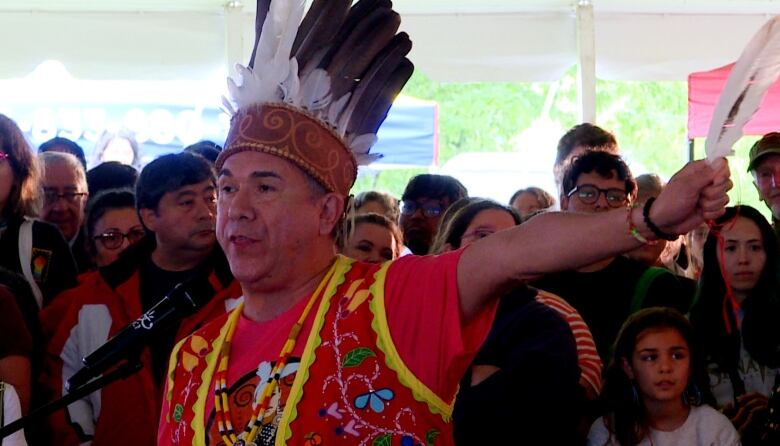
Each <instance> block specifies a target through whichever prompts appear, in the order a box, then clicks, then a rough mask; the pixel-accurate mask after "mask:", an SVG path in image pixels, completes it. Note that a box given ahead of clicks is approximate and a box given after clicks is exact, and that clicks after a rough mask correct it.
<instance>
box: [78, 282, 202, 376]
mask: <svg viewBox="0 0 780 446" xmlns="http://www.w3.org/2000/svg"><path fill="white" fill-rule="evenodd" d="M213 295H214V289H213V288H212V287H211V285H210V284H209V283H208V280H204V279H200V280H190V281H187V282H182V283H180V284H178V285H176V286H175V287H174V288H173V290H171V291H170V292H169V293H168V294H167V295H166V296H165V297H163V298H162V299H161V300H160V301H159V302H157V303H156V304H155V305H154V306H153V307H152V308H151V309H149V311H147V312H146V313H144V314H143V315H141V317H139V318H138V319H136V320H135V321H133V322H132V323H130V325H128V326H126V327H125V328H123V329H122V330H120V331H119V332H118V333H117V334H116V335H114V336H113V337H112V338H111V339H109V340H108V341H106V343H105V344H103V345H102V346H100V347H99V348H98V349H97V350H95V351H94V352H93V353H91V354H89V355H88V356H85V357H84V358H83V359H82V360H81V362H82V363H83V364H84V367H82V368H81V369H79V371H77V372H76V373H75V374H74V375H73V376H71V377H70V378H69V379H68V382H67V386H66V389H68V391H70V389H75V388H78V387H80V386H82V385H84V384H86V383H87V382H89V381H90V380H91V379H92V378H94V377H96V376H98V375H100V374H101V373H103V372H105V371H106V370H108V369H109V368H111V366H113V365H114V364H116V363H118V362H119V361H120V360H122V359H125V358H132V357H133V355H137V354H139V352H140V351H141V350H142V349H143V348H144V347H145V346H146V345H148V343H149V341H150V340H151V337H152V336H153V335H154V334H155V333H157V332H158V331H159V329H160V328H161V327H165V326H168V325H170V324H172V323H174V322H178V321H180V320H181V319H183V318H184V317H186V316H189V315H190V314H193V313H195V311H197V310H198V309H199V308H200V307H202V306H203V305H204V304H206V303H207V302H208V301H209V300H210V299H211V297H212V296H213Z"/></svg>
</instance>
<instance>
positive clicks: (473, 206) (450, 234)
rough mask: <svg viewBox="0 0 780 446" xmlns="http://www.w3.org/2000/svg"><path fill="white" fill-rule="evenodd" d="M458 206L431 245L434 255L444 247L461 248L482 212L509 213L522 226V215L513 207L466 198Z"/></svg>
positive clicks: (490, 201) (485, 200)
mask: <svg viewBox="0 0 780 446" xmlns="http://www.w3.org/2000/svg"><path fill="white" fill-rule="evenodd" d="M455 204H458V205H459V209H457V210H456V211H455V212H454V213H453V214H451V215H452V217H450V218H449V219H448V220H447V221H446V224H445V225H442V226H441V227H440V228H439V232H438V234H436V238H435V240H434V241H433V244H432V245H431V252H432V253H436V254H438V253H441V252H442V250H443V249H444V246H445V245H447V244H449V245H450V246H452V247H453V248H454V249H458V248H460V246H461V239H462V238H463V234H464V233H465V232H466V229H467V228H468V227H469V225H470V224H471V222H472V221H474V218H475V217H476V216H477V214H479V213H480V212H482V211H485V210H488V209H497V210H501V211H504V212H506V213H508V214H509V215H510V216H512V220H514V222H515V224H516V225H519V224H520V221H521V219H520V214H518V213H517V211H516V210H515V209H514V208H512V207H511V206H506V205H503V204H501V203H498V202H496V201H493V200H488V199H484V198H465V199H462V200H458V201H457V202H455V203H454V204H453V205H455Z"/></svg>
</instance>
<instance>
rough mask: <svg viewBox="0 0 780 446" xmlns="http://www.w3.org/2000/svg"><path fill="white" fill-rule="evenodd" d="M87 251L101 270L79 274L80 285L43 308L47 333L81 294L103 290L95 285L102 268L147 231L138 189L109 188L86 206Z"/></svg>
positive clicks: (43, 319) (48, 335)
mask: <svg viewBox="0 0 780 446" xmlns="http://www.w3.org/2000/svg"><path fill="white" fill-rule="evenodd" d="M86 235H87V251H88V252H89V255H90V256H91V258H92V261H93V263H94V265H95V266H96V267H97V268H98V270H92V271H88V272H86V273H83V274H81V275H80V276H79V278H78V281H79V285H78V286H77V287H75V288H72V289H70V290H67V291H65V292H64V293H61V294H59V295H58V296H56V298H55V299H54V301H53V302H52V304H51V305H49V306H48V307H46V309H45V310H44V311H43V312H41V321H42V324H43V328H44V331H45V332H46V333H47V337H49V338H50V337H51V336H52V335H53V334H54V333H55V332H56V330H57V327H58V326H59V325H60V323H61V321H62V320H63V317H64V316H63V315H64V314H65V312H66V311H68V310H69V308H71V307H73V306H75V305H77V304H76V302H78V299H79V296H81V295H93V294H98V295H99V294H100V293H98V291H96V290H95V287H96V286H99V285H100V284H102V283H103V281H102V280H101V279H100V274H105V271H103V272H101V270H100V269H101V268H104V267H106V266H108V265H110V264H111V263H113V262H114V261H115V260H117V259H118V258H119V255H120V254H121V253H122V251H124V250H125V249H127V248H128V247H129V246H130V245H132V244H133V243H136V242H138V241H140V240H141V239H142V238H143V237H144V235H145V231H144V228H143V226H141V222H140V221H139V219H138V213H137V212H136V210H135V193H133V191H132V190H130V189H109V190H106V191H103V192H101V193H99V194H98V195H96V196H95V197H93V199H92V201H91V202H90V205H89V208H88V209H87V219H86Z"/></svg>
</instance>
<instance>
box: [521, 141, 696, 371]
mask: <svg viewBox="0 0 780 446" xmlns="http://www.w3.org/2000/svg"><path fill="white" fill-rule="evenodd" d="M562 191H563V192H562V194H561V197H560V198H561V210H563V211H569V212H578V213H602V212H607V211H611V210H615V209H621V208H622V209H628V208H629V207H630V206H631V205H632V203H633V201H634V199H635V197H636V182H635V181H634V177H633V176H632V175H631V171H630V169H629V168H628V166H627V165H626V163H625V162H624V161H623V160H622V159H621V158H620V157H619V156H617V155H613V154H611V153H607V152H604V151H592V152H587V153H585V154H583V155H581V156H579V157H578V158H575V159H574V161H573V162H572V164H571V165H570V166H569V167H568V168H567V170H566V171H565V173H564V176H563V182H562ZM647 269H648V267H647V266H646V265H644V264H642V263H640V262H637V261H635V260H631V259H628V258H626V257H623V256H616V257H608V258H605V259H601V260H599V261H597V262H595V263H592V264H589V265H586V266H584V267H581V268H578V269H576V270H569V271H564V272H560V273H555V274H549V275H547V276H545V277H543V278H542V279H540V280H537V281H536V282H535V283H533V286H535V287H537V288H540V289H543V290H547V291H550V292H552V293H555V294H557V295H559V296H561V297H563V298H564V299H565V300H566V301H568V302H569V303H570V304H571V305H572V306H573V307H574V308H576V309H577V310H578V311H579V312H580V314H581V315H582V318H583V319H584V320H585V323H587V324H588V327H589V328H590V329H591V331H592V333H593V338H594V340H595V342H596V347H597V348H598V351H599V355H600V356H601V359H602V360H603V361H604V362H605V363H607V362H608V361H609V359H610V354H609V352H610V347H611V345H612V343H613V342H614V341H615V338H616V337H617V333H618V330H619V329H620V327H621V325H622V324H623V322H624V321H625V320H626V318H627V317H628V316H629V315H630V314H631V313H632V312H633V311H635V310H638V309H640V308H644V307H650V306H671V307H674V308H677V309H678V310H680V311H682V312H685V311H687V309H688V305H689V304H690V301H691V298H692V296H691V292H690V288H688V287H686V286H685V285H684V284H683V283H682V282H681V281H680V280H679V279H678V278H677V277H676V276H674V275H673V274H663V275H659V276H655V277H651V278H649V279H646V278H643V277H644V276H643V274H644V273H645V271H646V270H647Z"/></svg>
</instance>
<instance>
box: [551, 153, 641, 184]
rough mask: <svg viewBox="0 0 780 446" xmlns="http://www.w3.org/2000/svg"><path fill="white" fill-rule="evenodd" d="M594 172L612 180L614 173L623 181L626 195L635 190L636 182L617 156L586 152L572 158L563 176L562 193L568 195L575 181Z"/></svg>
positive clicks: (629, 170) (623, 162) (621, 159)
mask: <svg viewBox="0 0 780 446" xmlns="http://www.w3.org/2000/svg"><path fill="white" fill-rule="evenodd" d="M591 172H596V173H597V174H599V175H600V176H602V177H604V178H612V177H613V175H614V173H613V172H615V173H616V174H617V179H618V180H621V181H624V182H625V186H626V194H628V195H631V194H633V193H634V191H635V190H636V181H635V180H634V176H633V175H632V174H631V169H629V168H628V165H627V164H626V163H625V161H623V158H621V157H619V156H618V155H613V154H611V153H607V152H600V151H594V152H587V153H585V154H583V155H581V156H578V157H576V158H574V159H573V160H572V162H571V164H569V166H568V167H567V168H566V172H564V174H563V182H562V187H563V193H564V194H568V193H569V192H571V191H572V189H574V187H575V186H576V185H577V179H578V178H579V177H580V175H582V174H584V173H591Z"/></svg>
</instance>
